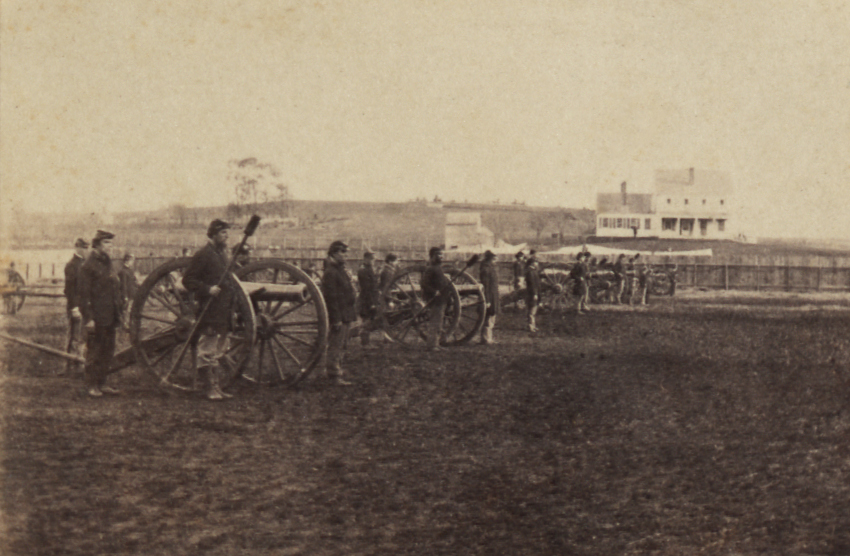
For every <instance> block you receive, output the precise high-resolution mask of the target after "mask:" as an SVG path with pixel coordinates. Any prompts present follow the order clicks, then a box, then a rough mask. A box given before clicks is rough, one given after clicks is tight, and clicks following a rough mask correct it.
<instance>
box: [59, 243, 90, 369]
mask: <svg viewBox="0 0 850 556" xmlns="http://www.w3.org/2000/svg"><path fill="white" fill-rule="evenodd" d="M88 249H89V242H88V241H86V240H84V239H83V238H77V241H76V242H74V256H73V257H71V260H70V261H68V264H66V265H65V301H66V304H65V305H66V312H67V314H68V341H67V342H65V352H66V353H72V354H74V355H83V353H82V351H83V350H82V346H83V345H84V344H85V336H84V335H83V313H82V312H81V310H80V285H81V282H80V269H82V268H83V263H84V262H86V255H88ZM72 365H73V366H75V367H76V366H78V365H79V364H78V363H74V362H72V361H68V362H67V363H66V365H65V367H64V369H63V370H62V371H60V373H59V374H65V373H66V372H68V371H70V370H71V368H72Z"/></svg>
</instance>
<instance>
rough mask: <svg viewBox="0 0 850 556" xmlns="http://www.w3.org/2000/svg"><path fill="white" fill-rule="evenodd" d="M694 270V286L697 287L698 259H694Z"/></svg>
mask: <svg viewBox="0 0 850 556" xmlns="http://www.w3.org/2000/svg"><path fill="white" fill-rule="evenodd" d="M693 271H694V288H696V287H697V263H696V261H694V266H693Z"/></svg>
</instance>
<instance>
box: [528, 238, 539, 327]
mask: <svg viewBox="0 0 850 556" xmlns="http://www.w3.org/2000/svg"><path fill="white" fill-rule="evenodd" d="M525 303H526V309H527V311H528V313H527V314H528V331H529V332H537V320H536V319H537V306H538V305H539V304H540V265H539V264H538V262H537V258H536V257H535V256H534V255H533V254H532V255H529V257H528V258H527V259H526V261H525Z"/></svg>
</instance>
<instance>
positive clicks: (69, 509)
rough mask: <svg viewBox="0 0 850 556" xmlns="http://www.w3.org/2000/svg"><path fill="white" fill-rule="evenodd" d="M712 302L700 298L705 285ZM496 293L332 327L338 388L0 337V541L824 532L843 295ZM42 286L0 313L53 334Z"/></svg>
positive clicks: (362, 548)
mask: <svg viewBox="0 0 850 556" xmlns="http://www.w3.org/2000/svg"><path fill="white" fill-rule="evenodd" d="M713 299H715V300H716V298H713ZM709 301H710V300H704V299H701V298H700V296H698V295H696V296H690V297H688V296H685V297H683V298H681V299H675V300H671V299H664V300H657V301H656V303H655V304H654V305H652V306H651V307H650V308H648V309H635V310H629V309H625V308H604V309H602V310H597V311H594V312H592V313H591V314H589V315H586V316H583V317H576V316H574V315H572V314H569V315H564V316H555V315H544V316H543V317H542V319H541V320H542V322H543V327H542V332H541V333H539V334H538V335H536V336H534V337H532V336H529V334H528V333H526V332H524V331H523V330H522V327H523V322H524V319H523V316H522V315H521V314H518V313H509V314H505V315H503V316H502V317H501V318H500V321H499V325H498V328H497V331H498V336H499V340H500V343H499V344H498V345H496V346H489V347H482V346H477V345H469V346H465V347H459V348H453V349H450V350H448V351H446V352H444V353H439V354H429V353H423V352H419V351H416V352H413V351H405V350H403V349H400V348H396V347H387V348H385V349H373V350H368V351H364V350H363V349H361V348H360V347H359V346H356V345H355V346H352V348H351V349H350V352H349V356H348V369H349V373H350V377H351V379H352V380H353V381H354V382H355V385H354V386H352V387H348V388H345V387H336V386H330V385H329V384H327V383H325V382H324V381H322V380H320V379H318V378H316V379H311V380H309V381H308V382H307V383H306V384H304V385H303V387H301V388H299V389H283V388H276V389H260V390H257V389H253V388H249V387H244V388H242V389H241V390H239V391H238V392H237V394H238V395H237V397H236V398H235V399H234V400H231V401H228V402H224V403H220V404H215V403H211V402H207V401H204V400H201V399H199V398H196V397H192V396H187V395H183V394H170V393H166V392H163V391H160V390H159V389H158V388H157V387H156V383H155V381H154V380H153V379H152V378H151V377H149V376H148V375H146V374H145V373H144V372H143V371H141V370H128V371H124V372H122V373H121V374H120V375H117V376H116V377H115V378H114V379H112V380H113V383H114V384H116V385H118V386H119V387H121V388H122V390H123V394H122V395H121V396H118V397H114V398H104V399H97V400H94V399H89V398H87V397H85V396H84V395H83V392H82V387H81V379H80V378H79V377H78V376H77V377H70V378H69V377H58V376H56V375H55V372H56V370H57V369H58V368H59V367H60V366H61V363H60V362H58V361H57V360H56V359H53V358H51V356H48V355H41V354H37V353H36V352H33V351H31V350H28V349H27V348H24V347H17V346H13V345H8V344H4V346H3V350H4V351H3V354H2V356H0V357H2V364H3V367H2V369H0V371H1V372H0V381H2V382H0V393H1V394H2V403H3V411H2V422H0V424H1V425H2V434H3V440H2V441H3V449H2V461H0V472H2V490H0V510H2V515H1V516H0V517H2V526H3V530H2V538H3V541H2V547H3V549H4V550H3V553H4V554H15V555H17V554H20V555H41V554H44V555H48V554H50V555H53V554H55V555H60V554H61V555H71V554H157V555H158V554H170V555H179V554H197V553H205V554H222V555H233V554H246V555H252V554H258V555H259V554H311V555H313V554H428V555H431V554H453V555H454V554H500V555H502V554H559V555H568V554H577V555H585V554H586V555H591V554H593V555H596V554H598V555H611V554H661V555H674V554H676V555H678V554H708V555H712V554H724V555H728V554H738V555H755V554H770V555H776V554H819V555H827V554H832V555H846V554H850V478H848V472H850V411H848V398H849V397H850V389H848V385H850V371H848V363H850V345H848V342H847V339H846V330H847V324H848V321H850V310H848V309H847V307H846V303H845V302H844V301H843V300H837V301H836V300H831V299H830V300H827V301H825V302H823V303H821V302H819V301H815V302H814V303H810V302H806V303H805V304H808V305H813V307H812V308H811V309H810V310H806V311H800V310H794V307H798V306H799V305H800V304H799V303H796V302H793V301H788V300H787V299H783V298H778V299H773V300H771V303H769V304H764V303H760V302H759V303H755V304H749V303H748V302H747V301H746V298H740V299H735V300H733V301H734V302H732V301H729V300H724V301H723V302H722V303H709ZM63 326H64V325H63V322H62V314H61V308H59V307H54V306H49V305H42V306H39V305H36V304H30V302H29V301H28V302H27V306H25V307H24V309H23V311H22V312H21V313H20V314H19V315H18V316H16V317H14V319H11V318H9V317H7V318H6V322H5V327H6V329H7V331H8V332H9V333H12V334H16V335H19V336H24V337H28V338H30V339H33V340H36V341H40V342H42V343H48V344H51V345H54V346H59V345H60V344H61V336H62V334H63Z"/></svg>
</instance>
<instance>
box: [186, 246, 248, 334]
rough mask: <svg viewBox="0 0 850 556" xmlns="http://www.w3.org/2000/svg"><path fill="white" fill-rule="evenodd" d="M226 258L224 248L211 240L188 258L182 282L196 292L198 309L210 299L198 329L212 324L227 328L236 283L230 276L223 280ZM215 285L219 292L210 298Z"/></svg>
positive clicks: (218, 330)
mask: <svg viewBox="0 0 850 556" xmlns="http://www.w3.org/2000/svg"><path fill="white" fill-rule="evenodd" d="M227 264H228V257H227V251H226V249H219V248H218V247H216V246H215V244H214V243H213V242H212V241H210V242H209V243H207V244H206V245H205V246H204V247H202V248H201V249H199V250H198V252H197V253H195V254H194V255H193V256H192V260H190V261H189V266H188V268H186V272H185V273H184V274H183V285H184V286H185V287H186V289H187V290H189V291H190V292H192V293H193V294H195V300H196V301H197V302H198V311H201V310H203V307H204V306H205V305H206V303H207V301H209V303H210V306H209V309H207V312H206V314H205V315H204V318H203V321H202V322H201V324H200V328H201V329H202V330H203V329H204V328H209V327H212V328H213V329H214V330H215V332H216V333H218V334H221V333H223V332H226V331H227V330H229V329H230V319H231V315H232V313H233V307H234V304H235V300H236V284H234V282H233V279H232V277H230V276H228V277H225V278H224V279H222V277H223V276H224V273H225V271H226V270H227ZM215 285H218V286H219V287H220V288H221V292H220V293H219V294H218V295H217V296H215V297H212V296H211V295H210V288H212V287H213V286H215Z"/></svg>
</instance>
